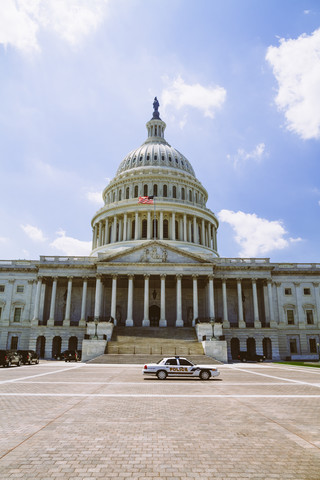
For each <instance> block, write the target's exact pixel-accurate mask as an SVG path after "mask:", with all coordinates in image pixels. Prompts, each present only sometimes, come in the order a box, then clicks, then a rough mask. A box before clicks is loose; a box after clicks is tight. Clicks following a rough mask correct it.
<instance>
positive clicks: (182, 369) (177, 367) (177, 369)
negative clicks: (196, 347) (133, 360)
mask: <svg viewBox="0 0 320 480" xmlns="http://www.w3.org/2000/svg"><path fill="white" fill-rule="evenodd" d="M142 372H143V375H156V376H157V377H158V379H159V380H165V379H166V378H167V377H168V376H170V377H171V376H175V377H199V378H200V379H201V380H209V378H210V377H217V376H218V375H220V372H219V370H218V369H217V367H216V366H215V365H194V364H193V363H192V362H190V360H187V359H186V358H183V357H168V358H163V359H162V360H160V361H159V362H158V363H148V364H146V365H145V366H144V367H143V370H142Z"/></svg>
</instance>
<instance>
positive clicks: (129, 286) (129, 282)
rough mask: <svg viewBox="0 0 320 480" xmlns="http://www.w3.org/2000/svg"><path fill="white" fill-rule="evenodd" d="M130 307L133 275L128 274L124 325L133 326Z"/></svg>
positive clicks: (131, 305) (131, 304) (131, 303)
mask: <svg viewBox="0 0 320 480" xmlns="http://www.w3.org/2000/svg"><path fill="white" fill-rule="evenodd" d="M132 307H133V275H129V276H128V308H127V320H126V327H133V318H132Z"/></svg>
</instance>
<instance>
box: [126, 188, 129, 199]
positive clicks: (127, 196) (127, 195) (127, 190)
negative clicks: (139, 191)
mask: <svg viewBox="0 0 320 480" xmlns="http://www.w3.org/2000/svg"><path fill="white" fill-rule="evenodd" d="M126 199H127V200H128V199H129V187H127V188H126Z"/></svg>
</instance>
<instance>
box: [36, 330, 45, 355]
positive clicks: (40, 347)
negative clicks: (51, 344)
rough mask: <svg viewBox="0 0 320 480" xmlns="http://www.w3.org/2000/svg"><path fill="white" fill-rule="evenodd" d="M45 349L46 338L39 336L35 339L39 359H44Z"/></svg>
mask: <svg viewBox="0 0 320 480" xmlns="http://www.w3.org/2000/svg"><path fill="white" fill-rule="evenodd" d="M45 348H46V337H45V336H44V335H41V336H40V337H38V338H37V343H36V352H37V354H38V355H39V357H40V358H44V352H45Z"/></svg>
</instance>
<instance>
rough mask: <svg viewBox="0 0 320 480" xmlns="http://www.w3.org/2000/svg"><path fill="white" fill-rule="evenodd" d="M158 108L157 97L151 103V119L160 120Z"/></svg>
mask: <svg viewBox="0 0 320 480" xmlns="http://www.w3.org/2000/svg"><path fill="white" fill-rule="evenodd" d="M159 107H160V103H159V102H158V99H157V97H154V101H153V116H152V118H160V116H159V112H158V108H159Z"/></svg>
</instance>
